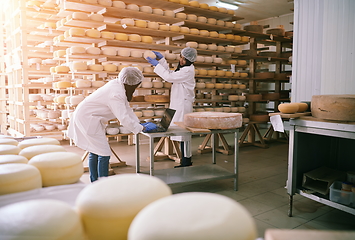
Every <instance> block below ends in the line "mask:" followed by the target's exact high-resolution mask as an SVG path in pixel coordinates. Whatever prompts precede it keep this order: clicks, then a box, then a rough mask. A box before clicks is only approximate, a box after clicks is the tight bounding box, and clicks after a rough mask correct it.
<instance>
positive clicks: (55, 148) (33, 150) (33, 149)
mask: <svg viewBox="0 0 355 240" xmlns="http://www.w3.org/2000/svg"><path fill="white" fill-rule="evenodd" d="M48 152H66V150H65V148H64V147H63V146H60V145H37V146H30V147H27V148H24V149H22V150H21V151H20V153H19V155H20V156H23V157H25V158H27V159H28V160H30V159H31V158H33V157H34V156H36V155H39V154H42V153H48Z"/></svg>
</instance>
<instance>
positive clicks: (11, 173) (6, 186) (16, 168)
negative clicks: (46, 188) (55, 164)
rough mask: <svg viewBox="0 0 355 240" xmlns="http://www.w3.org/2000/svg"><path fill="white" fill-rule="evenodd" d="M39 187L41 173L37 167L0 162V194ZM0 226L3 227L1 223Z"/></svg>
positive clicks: (40, 185) (40, 184)
mask: <svg viewBox="0 0 355 240" xmlns="http://www.w3.org/2000/svg"><path fill="white" fill-rule="evenodd" d="M41 187H42V180H41V174H40V172H39V171H38V169H37V168H35V167H33V166H31V165H28V164H23V163H7V164H0V195H3V194H9V193H16V192H23V191H29V190H32V189H37V188H41ZM1 209H2V208H1ZM1 217H3V214H1V215H0V218H1ZM7 220H9V219H7ZM1 227H3V224H2V226H1ZM1 227H0V228H1ZM0 232H1V233H2V235H3V234H4V232H3V231H1V230H0Z"/></svg>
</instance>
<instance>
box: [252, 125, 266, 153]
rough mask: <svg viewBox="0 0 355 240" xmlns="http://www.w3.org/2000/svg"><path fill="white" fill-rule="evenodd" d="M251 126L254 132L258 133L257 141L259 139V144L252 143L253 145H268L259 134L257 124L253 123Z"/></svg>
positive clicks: (264, 146)
mask: <svg viewBox="0 0 355 240" xmlns="http://www.w3.org/2000/svg"><path fill="white" fill-rule="evenodd" d="M252 127H253V129H254V131H255V132H256V134H257V135H258V137H259V141H260V144H259V143H254V145H255V146H260V147H263V148H267V147H268V146H267V144H266V143H265V141H264V139H263V136H261V133H260V131H259V129H258V127H257V125H256V124H253V126H252Z"/></svg>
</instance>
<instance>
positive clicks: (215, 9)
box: [209, 6, 219, 12]
mask: <svg viewBox="0 0 355 240" xmlns="http://www.w3.org/2000/svg"><path fill="white" fill-rule="evenodd" d="M209 9H210V10H211V11H215V12H218V11H219V10H218V7H216V6H209Z"/></svg>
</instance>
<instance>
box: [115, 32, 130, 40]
mask: <svg viewBox="0 0 355 240" xmlns="http://www.w3.org/2000/svg"><path fill="white" fill-rule="evenodd" d="M115 39H116V40H121V41H128V35H127V34H125V33H116V34H115Z"/></svg>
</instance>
